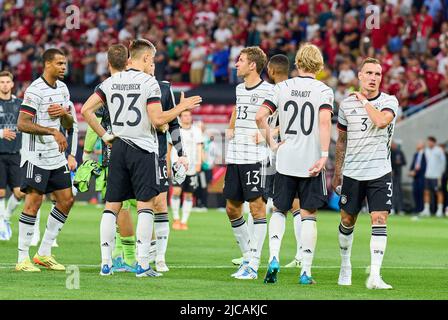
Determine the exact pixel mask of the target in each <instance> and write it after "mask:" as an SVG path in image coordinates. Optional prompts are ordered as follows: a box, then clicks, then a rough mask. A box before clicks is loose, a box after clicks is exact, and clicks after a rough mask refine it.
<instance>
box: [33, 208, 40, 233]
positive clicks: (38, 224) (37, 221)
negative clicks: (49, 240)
mask: <svg viewBox="0 0 448 320" xmlns="http://www.w3.org/2000/svg"><path fill="white" fill-rule="evenodd" d="M34 234H40V209H39V210H37V215H36V223H35V224H34Z"/></svg>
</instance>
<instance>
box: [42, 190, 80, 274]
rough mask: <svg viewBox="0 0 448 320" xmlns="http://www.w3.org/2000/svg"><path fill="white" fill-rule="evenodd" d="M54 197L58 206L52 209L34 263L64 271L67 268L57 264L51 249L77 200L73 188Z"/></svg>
mask: <svg viewBox="0 0 448 320" xmlns="http://www.w3.org/2000/svg"><path fill="white" fill-rule="evenodd" d="M53 195H54V198H55V200H56V204H55V205H54V206H53V207H52V209H51V212H50V215H49V216H48V220H47V226H46V228H45V233H44V236H43V237H42V241H41V242H40V247H39V250H38V251H37V254H36V255H35V256H34V258H33V261H34V262H35V263H37V264H40V265H43V266H45V267H47V268H48V269H51V270H57V271H64V270H65V267H64V266H63V265H61V264H59V263H57V262H56V261H55V260H54V258H53V257H52V254H51V247H52V245H53V243H54V241H55V240H56V238H57V236H58V235H59V232H60V231H61V229H62V227H63V226H64V224H65V221H66V220H67V217H68V214H69V212H70V210H71V208H72V206H73V203H74V201H75V199H74V197H73V193H72V188H71V187H70V188H66V189H62V190H56V191H53Z"/></svg>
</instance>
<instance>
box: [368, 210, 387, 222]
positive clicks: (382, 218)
mask: <svg viewBox="0 0 448 320" xmlns="http://www.w3.org/2000/svg"><path fill="white" fill-rule="evenodd" d="M371 217H372V224H374V225H384V224H386V223H387V212H372V214H371Z"/></svg>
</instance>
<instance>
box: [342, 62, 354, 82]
mask: <svg viewBox="0 0 448 320" xmlns="http://www.w3.org/2000/svg"><path fill="white" fill-rule="evenodd" d="M355 80H356V75H355V73H354V72H353V70H352V69H351V68H350V65H349V64H348V63H347V62H344V63H342V64H341V66H340V68H339V81H340V82H341V83H342V84H344V85H349V84H351V83H353V81H355Z"/></svg>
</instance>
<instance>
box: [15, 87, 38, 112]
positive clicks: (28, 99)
mask: <svg viewBox="0 0 448 320" xmlns="http://www.w3.org/2000/svg"><path fill="white" fill-rule="evenodd" d="M41 101H42V98H41V96H40V90H39V89H37V88H36V87H33V86H31V87H28V89H26V91H25V95H24V97H23V101H22V105H21V106H20V112H24V113H27V114H29V115H31V116H34V115H35V114H36V112H37V110H39V106H40V103H41Z"/></svg>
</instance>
